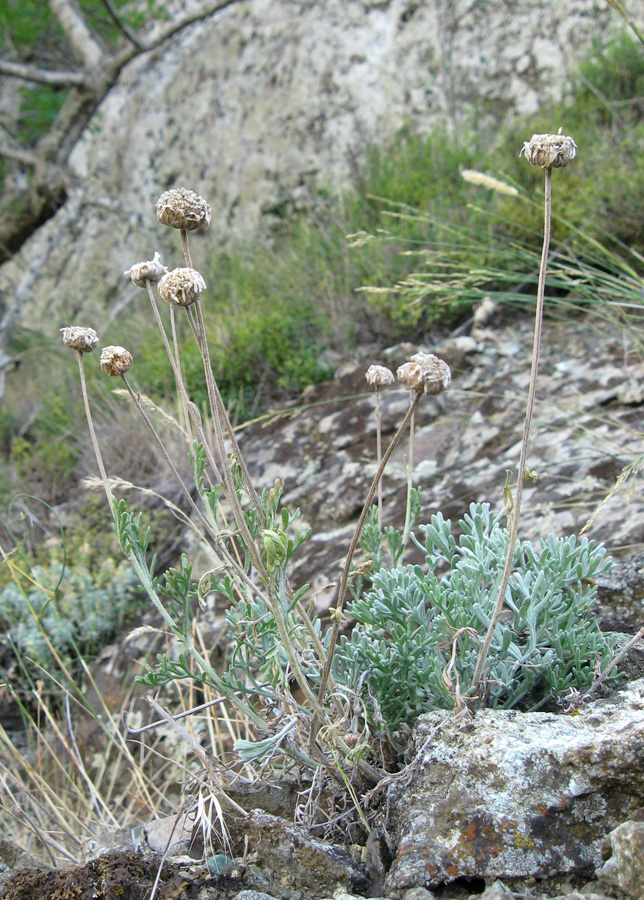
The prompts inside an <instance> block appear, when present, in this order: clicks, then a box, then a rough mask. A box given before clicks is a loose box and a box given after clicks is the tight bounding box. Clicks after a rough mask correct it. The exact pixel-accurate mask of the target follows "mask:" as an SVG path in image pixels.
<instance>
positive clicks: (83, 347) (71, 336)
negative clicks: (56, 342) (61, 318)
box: [60, 325, 115, 512]
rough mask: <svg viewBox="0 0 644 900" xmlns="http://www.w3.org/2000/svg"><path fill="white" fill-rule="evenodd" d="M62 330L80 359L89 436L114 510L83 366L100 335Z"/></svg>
mask: <svg viewBox="0 0 644 900" xmlns="http://www.w3.org/2000/svg"><path fill="white" fill-rule="evenodd" d="M60 330H61V332H62V334H63V343H64V344H65V346H66V347H69V348H70V349H71V350H74V352H75V353H76V358H77V360H78V374H79V376H80V383H81V393H82V395H83V405H84V407H85V418H86V419H87V425H88V428H89V436H90V439H91V442H92V447H93V449H94V455H95V456H96V462H97V463H98V470H99V472H100V475H101V480H102V482H103V487H104V488H105V496H106V497H107V502H108V503H109V505H110V510H111V511H112V512H113V511H114V505H115V499H114V494H113V493H112V488H111V487H110V482H109V479H108V477H107V472H106V470H105V465H104V463H103V455H102V454H101V448H100V446H99V443H98V440H97V438H96V431H95V429H94V420H93V418H92V410H91V408H90V405H89V397H88V395H87V384H86V381H85V369H84V368H83V356H84V354H85V353H92V352H93V351H94V350H95V349H96V347H97V346H98V335H97V334H96V332H95V331H94V329H93V328H83V327H80V326H77V325H71V326H68V327H66V328H61V329H60Z"/></svg>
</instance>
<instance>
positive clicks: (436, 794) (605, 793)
mask: <svg viewBox="0 0 644 900" xmlns="http://www.w3.org/2000/svg"><path fill="white" fill-rule="evenodd" d="M415 743H416V746H417V747H418V748H419V749H420V748H423V749H422V751H421V754H420V758H419V764H418V767H417V768H416V770H415V772H414V774H413V777H412V778H411V781H410V782H409V784H408V785H398V786H396V785H394V786H392V789H391V792H390V798H389V802H390V809H391V818H390V820H389V822H388V828H390V829H391V830H392V832H393V833H394V834H395V836H396V843H397V855H396V859H395V862H394V864H393V866H392V868H391V870H390V872H389V875H388V878H387V887H388V892H387V893H388V896H389V895H391V896H398V894H399V893H400V892H402V891H403V890H405V889H406V888H412V887H416V886H423V887H435V886H437V885H439V884H441V883H443V882H449V881H453V880H455V879H457V878H485V879H486V880H487V879H493V878H521V877H526V876H530V877H536V878H547V877H550V876H554V875H559V874H562V873H566V872H573V871H575V872H586V873H589V874H590V873H592V871H593V869H594V868H596V867H599V865H601V850H602V842H603V840H604V839H605V838H606V836H607V835H608V833H609V832H610V831H611V830H612V829H613V828H615V827H616V826H617V825H618V824H619V823H620V822H623V821H624V819H626V818H627V817H628V816H629V815H630V814H632V813H633V812H634V811H635V810H637V809H638V808H639V807H640V806H641V798H642V788H643V787H644V769H643V767H642V763H643V762H644V680H640V681H635V682H632V683H631V684H630V685H629V686H628V687H627V688H625V689H624V690H623V691H620V692H619V693H618V694H617V695H616V697H615V699H613V700H609V701H602V702H596V703H592V704H590V705H589V706H588V707H587V708H583V707H582V709H581V710H580V713H579V715H574V716H571V715H553V714H549V713H520V712H512V711H511V712H499V711H495V710H483V711H481V712H479V713H477V714H476V716H475V717H474V720H473V721H471V722H461V723H460V724H459V723H454V724H452V723H451V721H450V715H449V714H448V713H443V712H436V713H429V714H428V715H426V716H421V718H420V719H419V720H418V722H417V724H416V726H415ZM618 831H619V830H618ZM629 834H630V832H629ZM613 836H615V840H614V841H613V852H614V853H617V850H618V849H619V847H620V846H621V845H619V840H618V835H617V832H613ZM613 836H611V839H612V838H613ZM622 843H623V842H622ZM631 843H633V842H632V841H631ZM609 868H610V867H608V866H606V867H605V869H604V870H603V871H602V874H604V873H605V875H606V877H607V880H608V877H609V875H610V876H611V877H612V878H613V881H612V883H613V884H615V883H618V882H616V881H615V870H617V868H618V867H617V865H616V864H614V865H613V868H612V869H611V870H610V872H609V871H608V869H609ZM620 871H621V873H622V874H621V876H620V877H621V878H622V879H626V880H627V881H628V887H629V890H630V889H631V888H632V884H634V883H635V882H636V881H637V878H638V877H639V878H640V882H639V884H640V885H641V873H640V874H638V875H636V876H635V875H632V874H630V873H629V874H624V872H623V869H622V870H620ZM619 887H620V890H621V889H622V888H623V887H624V885H623V884H622V882H621V881H619ZM631 896H635V894H633V893H632V891H631Z"/></svg>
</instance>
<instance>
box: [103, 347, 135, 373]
mask: <svg viewBox="0 0 644 900" xmlns="http://www.w3.org/2000/svg"><path fill="white" fill-rule="evenodd" d="M100 363H101V369H102V370H103V371H104V372H105V374H106V375H125V373H126V372H127V371H128V370H129V369H131V368H132V363H133V359H132V354H131V353H130V351H129V350H126V349H125V347H104V348H103V350H102V351H101V359H100Z"/></svg>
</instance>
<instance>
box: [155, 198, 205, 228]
mask: <svg viewBox="0 0 644 900" xmlns="http://www.w3.org/2000/svg"><path fill="white" fill-rule="evenodd" d="M211 216H212V210H211V208H210V206H209V205H208V203H206V201H205V200H204V198H203V197H200V196H199V194H195V192H194V191H187V190H186V189H185V188H175V189H173V190H171V191H165V192H164V193H163V194H161V196H160V197H159V199H158V200H157V219H158V220H159V222H162V223H163V224H164V225H169V226H170V227H171V228H182V229H183V230H184V231H196V230H197V229H198V228H208V226H209V225H210V218H211Z"/></svg>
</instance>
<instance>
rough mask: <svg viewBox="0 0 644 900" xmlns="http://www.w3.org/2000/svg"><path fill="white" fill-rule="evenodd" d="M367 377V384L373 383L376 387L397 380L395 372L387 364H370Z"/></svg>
mask: <svg viewBox="0 0 644 900" xmlns="http://www.w3.org/2000/svg"><path fill="white" fill-rule="evenodd" d="M365 378H366V379H367V384H373V385H375V387H382V386H383V385H386V384H393V382H394V381H395V378H394V373H393V372H392V371H391V369H388V368H387V367H386V366H369V368H368V369H367V372H366V374H365Z"/></svg>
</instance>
